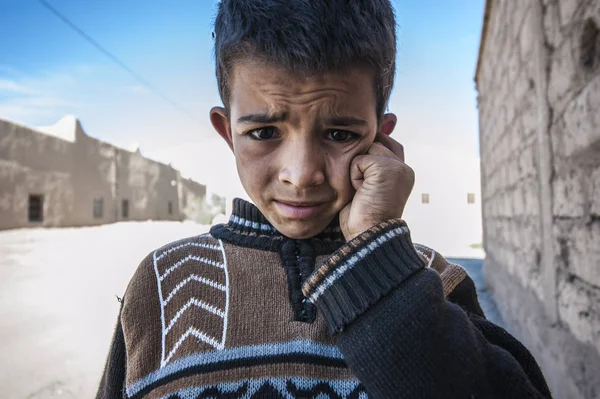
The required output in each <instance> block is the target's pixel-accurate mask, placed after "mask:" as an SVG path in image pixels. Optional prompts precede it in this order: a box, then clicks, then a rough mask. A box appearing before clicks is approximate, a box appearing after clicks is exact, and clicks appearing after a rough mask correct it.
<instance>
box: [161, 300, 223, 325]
mask: <svg viewBox="0 0 600 399" xmlns="http://www.w3.org/2000/svg"><path fill="white" fill-rule="evenodd" d="M192 305H195V306H197V307H199V308H202V309H204V310H207V311H209V312H210V313H212V314H216V315H217V316H219V317H221V318H224V317H225V312H224V311H222V310H221V309H217V308H216V307H214V306H211V305H209V304H207V303H206V302H204V301H201V300H199V299H196V298H191V299H190V300H189V301H187V303H186V304H185V305H183V307H182V308H181V309H179V311H177V313H176V314H175V316H173V318H172V319H171V322H170V323H169V326H168V327H167V328H166V329H165V334H168V333H169V331H170V330H171V328H173V326H174V325H175V323H176V322H177V320H179V318H180V317H181V315H183V314H184V313H185V311H186V310H188V309H189V308H190V307H191V306H192Z"/></svg>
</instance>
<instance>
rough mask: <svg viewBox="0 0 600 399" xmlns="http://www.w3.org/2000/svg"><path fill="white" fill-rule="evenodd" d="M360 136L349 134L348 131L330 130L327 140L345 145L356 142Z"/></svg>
mask: <svg viewBox="0 0 600 399" xmlns="http://www.w3.org/2000/svg"><path fill="white" fill-rule="evenodd" d="M358 137H359V136H358V134H356V133H352V132H349V131H347V130H330V131H329V132H328V133H327V138H328V139H329V140H332V141H336V142H338V143H345V142H347V141H351V140H355V139H357V138H358Z"/></svg>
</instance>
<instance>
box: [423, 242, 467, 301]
mask: <svg viewBox="0 0 600 399" xmlns="http://www.w3.org/2000/svg"><path fill="white" fill-rule="evenodd" d="M413 245H414V247H415V250H416V251H417V254H418V255H419V257H420V258H421V259H422V260H423V261H424V262H425V264H426V265H427V267H428V268H431V269H432V270H434V271H436V272H437V273H438V274H439V275H440V277H441V279H442V284H443V286H444V295H445V296H448V295H450V294H451V293H452V292H453V291H454V290H455V289H456V287H458V285H459V284H460V283H462V282H463V281H464V280H465V279H470V277H469V275H468V274H467V272H466V270H465V269H464V268H463V267H462V266H459V265H457V264H455V263H452V262H449V261H448V260H447V259H446V258H444V257H443V256H442V255H441V254H440V253H439V252H437V251H435V250H434V249H431V248H429V247H427V246H425V245H422V244H413Z"/></svg>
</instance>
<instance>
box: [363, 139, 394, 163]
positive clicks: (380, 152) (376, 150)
mask: <svg viewBox="0 0 600 399" xmlns="http://www.w3.org/2000/svg"><path fill="white" fill-rule="evenodd" d="M365 155H376V156H380V157H385V158H392V159H398V156H397V155H396V154H394V153H393V152H392V150H390V149H389V148H387V147H386V146H384V145H383V144H381V143H378V142H374V143H373V144H371V146H370V147H369V149H368V151H367V154H365Z"/></svg>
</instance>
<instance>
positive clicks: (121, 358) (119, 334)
mask: <svg viewBox="0 0 600 399" xmlns="http://www.w3.org/2000/svg"><path fill="white" fill-rule="evenodd" d="M122 310H123V304H122V303H121V310H120V311H119V318H118V319H117V325H116V327H115V332H114V334H113V339H112V342H111V345H110V349H109V352H108V358H107V359H106V364H105V366H104V372H103V374H102V378H101V379H100V385H99V387H98V392H97V393H96V399H122V398H124V397H125V395H124V392H123V389H124V384H125V364H126V363H125V362H126V357H125V338H124V336H123V327H122V326H121V312H122Z"/></svg>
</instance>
